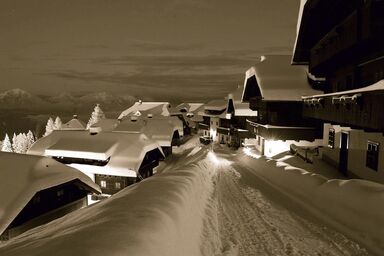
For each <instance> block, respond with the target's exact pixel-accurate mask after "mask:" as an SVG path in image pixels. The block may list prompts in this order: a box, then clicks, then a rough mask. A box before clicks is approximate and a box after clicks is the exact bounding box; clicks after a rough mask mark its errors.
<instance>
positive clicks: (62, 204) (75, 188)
mask: <svg viewBox="0 0 384 256" xmlns="http://www.w3.org/2000/svg"><path fill="white" fill-rule="evenodd" d="M0 170H1V171H0V184H1V185H0V240H8V239H10V238H12V237H15V236H17V235H19V234H21V233H23V232H25V231H27V230H29V229H31V228H34V227H36V226H40V225H42V224H45V223H47V222H50V221H52V220H54V219H56V218H59V217H61V216H63V215H65V214H67V213H69V212H71V211H74V210H76V209H79V208H82V207H84V206H86V205H87V195H88V194H91V193H94V194H100V193H101V190H100V188H99V186H98V185H96V184H95V183H94V182H93V181H92V180H91V179H90V178H89V177H88V176H87V175H85V174H83V173H82V172H80V171H78V170H76V169H74V168H71V167H68V166H66V165H64V164H61V163H59V162H57V161H55V160H53V159H51V158H49V157H42V156H32V155H25V154H15V153H5V152H0Z"/></svg>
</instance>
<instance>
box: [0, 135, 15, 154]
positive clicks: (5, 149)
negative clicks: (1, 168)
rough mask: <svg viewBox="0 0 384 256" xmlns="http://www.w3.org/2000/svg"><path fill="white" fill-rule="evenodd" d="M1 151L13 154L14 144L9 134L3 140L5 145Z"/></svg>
mask: <svg viewBox="0 0 384 256" xmlns="http://www.w3.org/2000/svg"><path fill="white" fill-rule="evenodd" d="M1 151H3V152H13V150H12V143H11V140H10V139H9V137H8V134H5V138H4V140H3V145H2V147H1Z"/></svg>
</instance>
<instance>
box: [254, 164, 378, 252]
mask: <svg viewBox="0 0 384 256" xmlns="http://www.w3.org/2000/svg"><path fill="white" fill-rule="evenodd" d="M255 161H257V162H258V163H257V166H258V168H257V169H254V171H255V172H256V173H257V174H258V177H260V178H262V179H263V180H264V181H266V182H267V183H269V184H270V185H272V186H273V187H275V188H277V189H278V190H280V191H282V192H283V193H284V194H286V195H287V196H289V197H291V198H292V199H293V200H295V201H296V202H298V203H300V204H301V205H302V206H303V207H305V208H306V209H307V210H309V211H310V212H312V213H313V214H314V215H315V216H317V217H319V218H320V219H322V220H324V221H325V222H327V223H329V224H332V225H333V226H335V227H336V228H338V229H340V230H342V231H343V233H345V234H348V235H349V236H350V237H352V238H353V239H355V240H357V241H359V242H360V243H362V244H364V245H365V246H366V247H368V248H370V249H371V250H372V251H373V252H374V253H377V254H378V255H383V251H384V229H383V228H381V227H383V226H384V214H383V213H384V185H382V184H378V183H374V182H371V181H365V180H357V179H352V180H340V179H331V180H328V179H327V178H325V177H324V176H322V175H319V174H314V173H310V172H307V171H305V170H303V169H300V168H296V167H293V166H290V165H289V164H286V163H284V162H281V161H279V160H267V161H266V159H265V158H260V159H257V160H255Z"/></svg>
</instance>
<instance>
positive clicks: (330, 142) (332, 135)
mask: <svg viewBox="0 0 384 256" xmlns="http://www.w3.org/2000/svg"><path fill="white" fill-rule="evenodd" d="M328 147H330V148H335V129H332V128H331V129H329V132H328Z"/></svg>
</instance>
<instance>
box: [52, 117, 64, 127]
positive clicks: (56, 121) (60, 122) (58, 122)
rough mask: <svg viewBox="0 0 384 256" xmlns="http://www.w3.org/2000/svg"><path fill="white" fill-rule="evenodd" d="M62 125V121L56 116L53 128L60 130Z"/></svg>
mask: <svg viewBox="0 0 384 256" xmlns="http://www.w3.org/2000/svg"><path fill="white" fill-rule="evenodd" d="M62 125H63V122H62V121H61V119H60V117H58V116H57V117H56V119H55V123H54V129H55V130H60V129H61V126H62Z"/></svg>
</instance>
